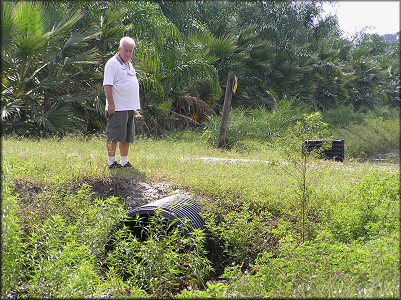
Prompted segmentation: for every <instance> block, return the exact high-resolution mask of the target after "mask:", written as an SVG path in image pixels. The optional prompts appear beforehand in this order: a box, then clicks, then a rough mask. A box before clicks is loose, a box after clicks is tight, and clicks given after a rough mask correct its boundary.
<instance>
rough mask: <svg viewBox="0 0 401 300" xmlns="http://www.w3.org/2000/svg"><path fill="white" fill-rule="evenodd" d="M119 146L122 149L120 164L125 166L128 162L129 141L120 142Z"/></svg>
mask: <svg viewBox="0 0 401 300" xmlns="http://www.w3.org/2000/svg"><path fill="white" fill-rule="evenodd" d="M118 147H119V149H120V157H121V160H120V164H121V165H122V166H125V165H126V164H127V163H128V150H129V143H128V142H125V143H119V144H118Z"/></svg>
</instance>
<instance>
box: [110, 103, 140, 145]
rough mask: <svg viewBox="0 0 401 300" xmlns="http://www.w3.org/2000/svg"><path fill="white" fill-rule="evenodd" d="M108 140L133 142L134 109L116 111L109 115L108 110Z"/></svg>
mask: <svg viewBox="0 0 401 300" xmlns="http://www.w3.org/2000/svg"><path fill="white" fill-rule="evenodd" d="M106 118H107V126H106V140H107V141H117V142H120V143H126V142H128V143H132V142H133V141H134V139H135V122H134V111H133V110H126V111H116V112H115V113H114V114H111V115H109V114H108V113H107V112H106Z"/></svg>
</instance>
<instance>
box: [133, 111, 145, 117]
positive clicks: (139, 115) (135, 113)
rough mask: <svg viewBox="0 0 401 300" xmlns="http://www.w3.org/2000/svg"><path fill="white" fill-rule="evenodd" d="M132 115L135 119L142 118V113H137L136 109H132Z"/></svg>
mask: <svg viewBox="0 0 401 300" xmlns="http://www.w3.org/2000/svg"><path fill="white" fill-rule="evenodd" d="M134 117H135V118H137V119H143V117H142V115H141V114H140V113H139V111H138V110H134Z"/></svg>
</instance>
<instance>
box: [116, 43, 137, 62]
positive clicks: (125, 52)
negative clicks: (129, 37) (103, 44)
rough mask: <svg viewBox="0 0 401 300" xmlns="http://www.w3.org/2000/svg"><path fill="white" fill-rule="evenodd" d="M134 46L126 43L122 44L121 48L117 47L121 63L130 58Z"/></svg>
mask: <svg viewBox="0 0 401 300" xmlns="http://www.w3.org/2000/svg"><path fill="white" fill-rule="evenodd" d="M133 51H134V46H133V45H130V44H128V43H123V46H122V47H118V54H119V55H120V58H121V60H122V61H123V62H125V63H126V62H128V61H129V60H130V59H131V57H132V52H133Z"/></svg>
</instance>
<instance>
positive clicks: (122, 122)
mask: <svg viewBox="0 0 401 300" xmlns="http://www.w3.org/2000/svg"><path fill="white" fill-rule="evenodd" d="M134 48H135V42H134V40H133V39H132V38H130V37H123V38H122V39H121V40H120V46H119V47H118V53H117V54H116V55H114V56H113V57H111V58H110V59H109V60H108V61H107V63H106V65H105V68H104V79H103V87H104V93H105V95H106V118H107V127H106V145H107V154H108V158H109V163H108V166H109V168H110V169H115V168H121V167H131V164H130V163H129V162H128V150H129V146H130V143H133V141H134V138H135V123H134V117H135V115H137V116H140V115H139V113H138V112H137V110H139V109H140V108H141V105H140V101H139V84H138V79H137V78H136V72H135V69H134V67H133V66H132V63H131V57H132V53H133V51H134ZM117 143H119V145H118V146H119V150H120V163H119V164H118V163H117V161H116V149H117Z"/></svg>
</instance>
